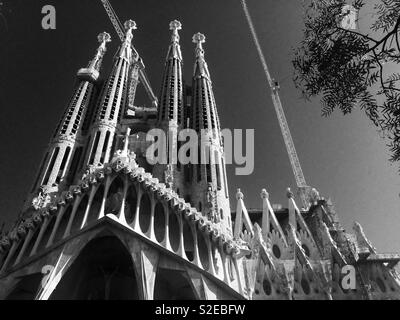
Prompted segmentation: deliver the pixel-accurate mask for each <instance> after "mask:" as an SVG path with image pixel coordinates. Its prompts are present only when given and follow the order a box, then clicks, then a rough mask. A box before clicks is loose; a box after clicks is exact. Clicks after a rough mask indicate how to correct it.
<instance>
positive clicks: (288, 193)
mask: <svg viewBox="0 0 400 320" xmlns="http://www.w3.org/2000/svg"><path fill="white" fill-rule="evenodd" d="M286 196H287V197H288V198H289V199H293V196H294V195H293V192H292V190H290V188H287V189H286Z"/></svg>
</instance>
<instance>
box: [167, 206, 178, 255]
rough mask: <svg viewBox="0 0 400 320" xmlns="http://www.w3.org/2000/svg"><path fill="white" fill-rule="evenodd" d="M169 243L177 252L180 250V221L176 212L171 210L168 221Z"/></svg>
mask: <svg viewBox="0 0 400 320" xmlns="http://www.w3.org/2000/svg"><path fill="white" fill-rule="evenodd" d="M168 231H169V243H170V245H171V248H172V250H174V251H175V252H176V251H178V249H179V234H180V230H179V220H178V217H177V214H176V213H175V212H174V210H169V220H168Z"/></svg>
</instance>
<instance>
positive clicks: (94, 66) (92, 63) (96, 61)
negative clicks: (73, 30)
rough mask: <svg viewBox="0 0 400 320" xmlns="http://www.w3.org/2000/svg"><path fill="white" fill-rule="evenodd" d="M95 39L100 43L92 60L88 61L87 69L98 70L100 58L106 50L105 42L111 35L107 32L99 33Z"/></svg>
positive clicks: (108, 40)
mask: <svg viewBox="0 0 400 320" xmlns="http://www.w3.org/2000/svg"><path fill="white" fill-rule="evenodd" d="M97 41H98V42H99V43H100V45H99V47H98V48H97V51H96V55H95V56H94V58H93V60H92V61H90V62H89V67H88V68H89V69H96V70H98V71H99V69H100V63H101V60H102V59H103V57H104V53H105V52H106V51H107V48H106V43H107V42H110V41H111V36H110V35H109V34H108V33H107V32H102V33H99V34H98V36H97Z"/></svg>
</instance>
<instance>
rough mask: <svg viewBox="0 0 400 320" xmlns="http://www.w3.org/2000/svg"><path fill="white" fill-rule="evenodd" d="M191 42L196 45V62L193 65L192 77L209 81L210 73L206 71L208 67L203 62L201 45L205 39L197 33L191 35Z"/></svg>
mask: <svg viewBox="0 0 400 320" xmlns="http://www.w3.org/2000/svg"><path fill="white" fill-rule="evenodd" d="M192 42H193V43H195V44H196V49H195V52H196V62H195V65H194V72H193V76H195V77H205V78H207V79H208V80H210V73H209V71H208V66H207V63H206V61H205V60H204V49H203V43H204V42H206V37H205V35H204V34H202V33H200V32H197V33H196V34H194V35H193V38H192Z"/></svg>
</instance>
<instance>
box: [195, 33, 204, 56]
mask: <svg viewBox="0 0 400 320" xmlns="http://www.w3.org/2000/svg"><path fill="white" fill-rule="evenodd" d="M192 42H193V43H196V56H199V55H200V54H201V55H203V54H204V50H203V45H202V44H203V43H204V42H206V37H205V35H204V34H202V33H200V32H197V33H196V34H194V35H193V38H192Z"/></svg>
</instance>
